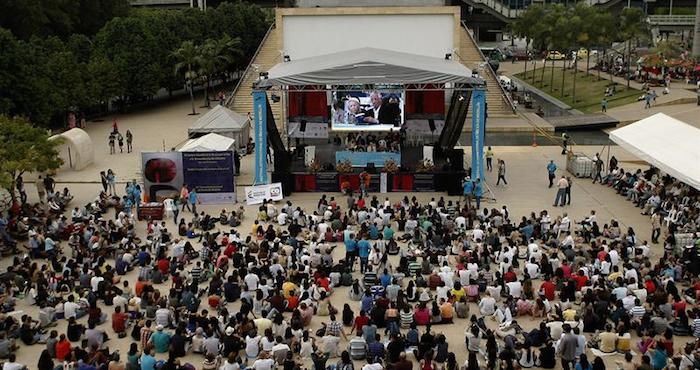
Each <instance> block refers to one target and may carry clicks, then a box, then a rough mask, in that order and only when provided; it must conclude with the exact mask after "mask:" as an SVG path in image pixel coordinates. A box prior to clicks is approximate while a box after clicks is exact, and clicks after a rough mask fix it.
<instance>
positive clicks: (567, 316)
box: [561, 307, 577, 321]
mask: <svg viewBox="0 0 700 370" xmlns="http://www.w3.org/2000/svg"><path fill="white" fill-rule="evenodd" d="M576 314H577V313H576V310H575V309H573V308H571V307H570V308H568V309H566V310H564V312H562V313H561V315H562V317H563V318H564V321H576Z"/></svg>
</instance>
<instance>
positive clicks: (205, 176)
mask: <svg viewBox="0 0 700 370" xmlns="http://www.w3.org/2000/svg"><path fill="white" fill-rule="evenodd" d="M182 171H183V176H184V181H185V183H186V184H187V186H189V187H190V188H194V189H197V194H198V195H199V200H200V201H201V202H202V204H225V203H236V186H235V180H234V179H235V170H234V165H233V152H232V151H226V152H182Z"/></svg>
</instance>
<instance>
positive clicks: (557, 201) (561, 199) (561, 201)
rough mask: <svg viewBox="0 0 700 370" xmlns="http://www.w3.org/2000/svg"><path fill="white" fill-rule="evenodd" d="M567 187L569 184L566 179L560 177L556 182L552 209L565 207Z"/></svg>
mask: <svg viewBox="0 0 700 370" xmlns="http://www.w3.org/2000/svg"><path fill="white" fill-rule="evenodd" d="M568 186H569V183H568V181H566V177H564V176H562V177H561V178H560V179H559V181H558V182H557V197H556V198H554V204H553V206H554V207H556V206H557V205H559V206H561V207H564V205H566V188H567V187H568Z"/></svg>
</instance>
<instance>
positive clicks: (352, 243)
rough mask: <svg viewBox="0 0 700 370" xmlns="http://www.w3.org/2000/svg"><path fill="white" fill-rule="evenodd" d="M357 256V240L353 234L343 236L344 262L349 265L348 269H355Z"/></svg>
mask: <svg viewBox="0 0 700 370" xmlns="http://www.w3.org/2000/svg"><path fill="white" fill-rule="evenodd" d="M356 256H357V240H355V237H354V235H352V234H351V235H348V238H345V263H347V266H348V267H350V271H354V269H355V257H356Z"/></svg>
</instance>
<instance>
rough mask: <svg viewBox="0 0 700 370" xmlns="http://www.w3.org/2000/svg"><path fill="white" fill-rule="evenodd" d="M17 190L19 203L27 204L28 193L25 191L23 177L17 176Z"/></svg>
mask: <svg viewBox="0 0 700 370" xmlns="http://www.w3.org/2000/svg"><path fill="white" fill-rule="evenodd" d="M15 188H17V192H18V193H19V201H20V202H21V203H22V204H25V203H27V191H26V190H24V179H23V178H22V175H19V176H17V181H16V183H15Z"/></svg>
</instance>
